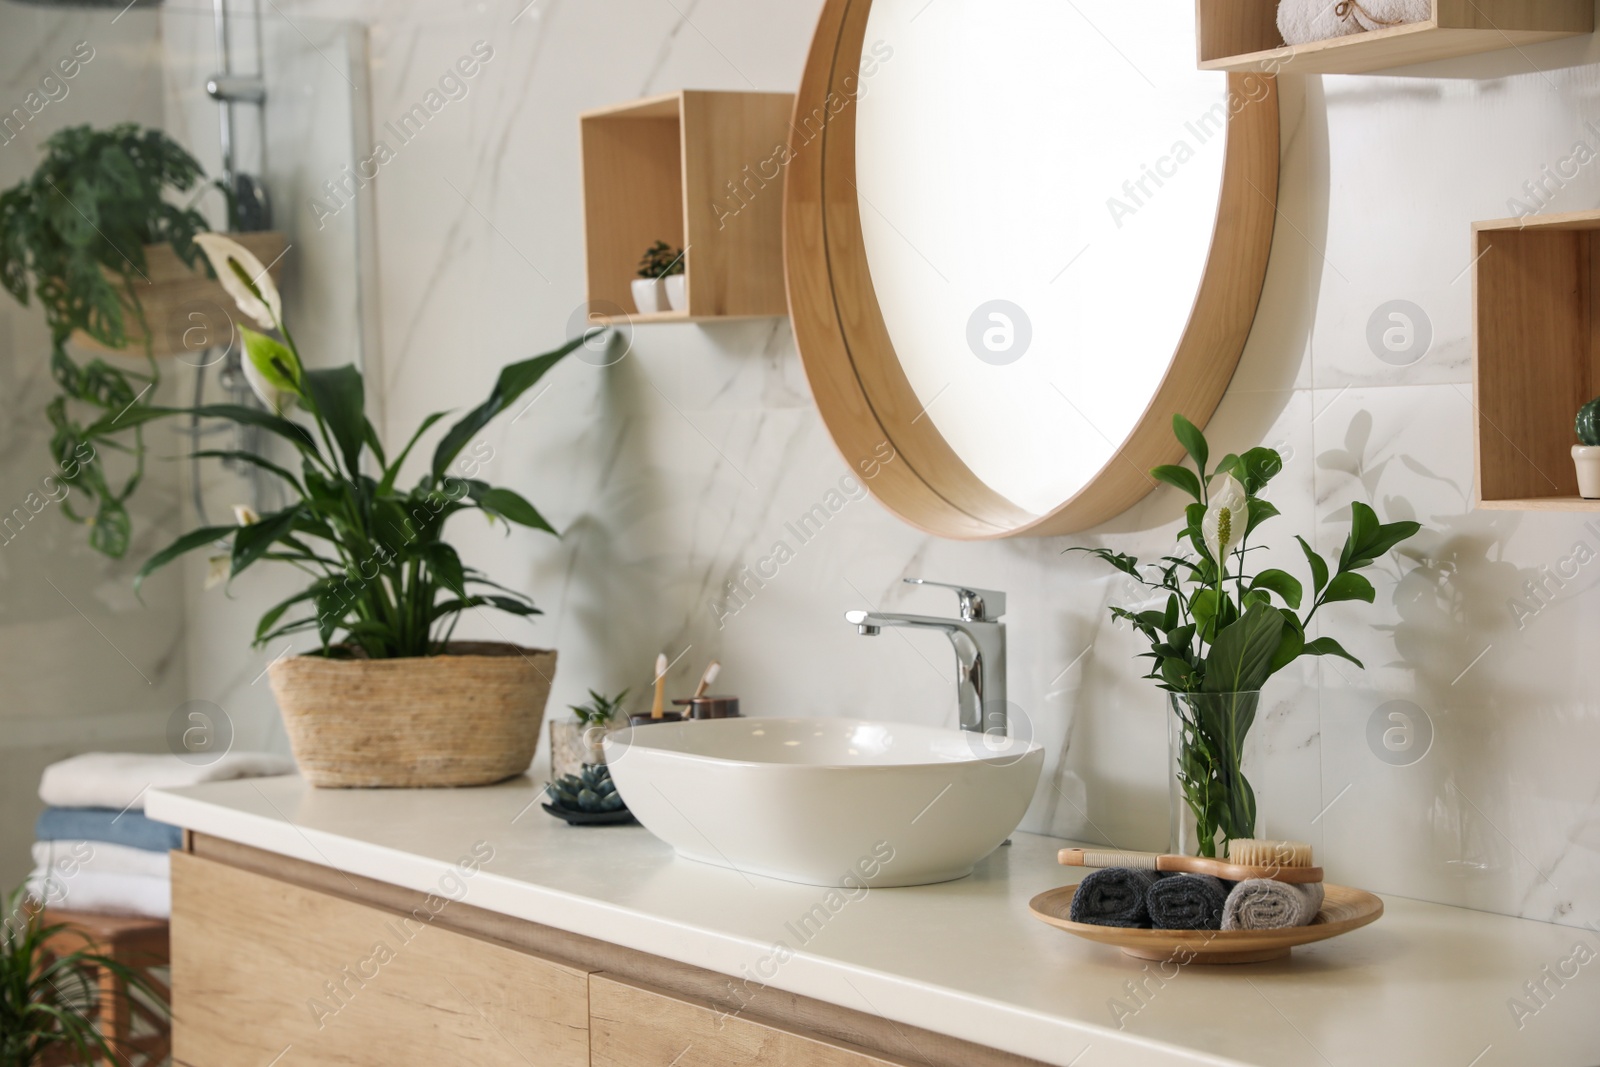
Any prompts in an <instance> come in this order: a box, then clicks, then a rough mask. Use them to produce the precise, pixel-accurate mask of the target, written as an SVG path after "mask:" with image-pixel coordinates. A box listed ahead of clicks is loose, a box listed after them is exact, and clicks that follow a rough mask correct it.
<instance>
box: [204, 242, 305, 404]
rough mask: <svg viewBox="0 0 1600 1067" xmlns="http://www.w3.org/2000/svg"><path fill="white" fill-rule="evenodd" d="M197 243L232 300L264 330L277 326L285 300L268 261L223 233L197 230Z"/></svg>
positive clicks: (280, 319) (281, 317)
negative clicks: (241, 276) (237, 269)
mask: <svg viewBox="0 0 1600 1067" xmlns="http://www.w3.org/2000/svg"><path fill="white" fill-rule="evenodd" d="M194 243H195V244H197V245H199V246H200V250H201V251H202V252H204V253H205V254H206V258H207V259H209V260H210V261H211V269H212V270H214V271H216V272H217V280H218V281H219V282H221V283H222V288H223V289H225V290H227V293H228V295H229V296H231V297H233V302H234V303H236V304H238V305H239V310H240V311H242V312H244V313H245V314H246V315H248V316H249V317H250V318H251V319H253V320H254V321H255V323H256V324H257V325H258V326H260V327H261V328H262V329H263V330H271V329H274V328H276V326H277V325H278V323H279V322H281V321H282V320H283V300H282V298H280V297H279V296H278V287H277V286H276V285H274V284H273V282H272V275H270V274H268V273H267V268H266V265H265V264H263V263H262V262H261V260H259V259H257V258H256V256H255V253H253V252H251V251H250V250H249V249H248V248H246V247H245V246H244V245H242V244H240V243H239V242H238V241H235V240H233V239H232V238H229V237H225V236H224V235H222V234H220V233H202V234H196V235H195V239H194ZM230 259H232V260H235V261H237V262H238V264H239V266H240V268H241V269H243V271H244V273H245V276H246V277H248V278H249V279H250V280H251V282H253V283H254V284H255V287H256V289H257V290H258V291H259V292H260V293H261V297H260V299H257V297H256V295H255V293H252V292H251V291H250V289H249V287H248V286H246V285H245V284H244V282H242V281H240V280H239V276H238V275H237V274H235V273H234V271H233V268H232V267H230V266H229V265H228V260H230ZM262 399H265V397H263V398H262Z"/></svg>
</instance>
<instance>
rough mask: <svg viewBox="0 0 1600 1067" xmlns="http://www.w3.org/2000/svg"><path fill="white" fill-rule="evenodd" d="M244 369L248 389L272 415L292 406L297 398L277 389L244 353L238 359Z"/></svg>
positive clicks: (281, 412) (280, 413)
mask: <svg viewBox="0 0 1600 1067" xmlns="http://www.w3.org/2000/svg"><path fill="white" fill-rule="evenodd" d="M239 365H240V367H241V368H242V369H243V370H244V380H245V381H247V382H249V383H250V389H251V391H252V392H254V393H255V394H256V396H257V397H259V398H260V399H261V402H262V403H263V404H265V405H266V406H267V410H268V411H270V412H272V413H273V414H274V415H282V414H283V413H284V412H285V411H287V410H289V409H290V408H292V407H294V405H295V403H296V402H297V401H298V400H299V398H298V397H296V396H295V395H294V394H293V393H290V392H285V391H284V390H282V389H279V388H278V387H277V386H276V385H275V384H273V383H272V381H271V380H269V379H268V378H267V376H266V375H265V374H263V373H261V368H260V367H258V366H256V363H255V360H253V359H251V358H250V356H249V354H248V353H246V355H245V358H244V359H242V360H240V361H239Z"/></svg>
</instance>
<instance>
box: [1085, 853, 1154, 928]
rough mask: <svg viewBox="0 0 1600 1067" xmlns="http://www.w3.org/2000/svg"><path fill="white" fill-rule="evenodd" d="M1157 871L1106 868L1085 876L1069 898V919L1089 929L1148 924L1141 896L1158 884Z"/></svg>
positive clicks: (1134, 926) (1148, 920) (1143, 896)
mask: <svg viewBox="0 0 1600 1067" xmlns="http://www.w3.org/2000/svg"><path fill="white" fill-rule="evenodd" d="M1161 878H1162V875H1161V873H1160V872H1158V871H1142V870H1139V869H1137V868H1134V867H1106V868H1104V869H1103V870H1098V871H1094V872H1092V873H1090V874H1088V875H1086V876H1085V877H1084V879H1083V881H1081V882H1079V883H1078V891H1077V892H1076V893H1074V894H1073V895H1072V907H1071V910H1070V912H1069V916H1068V917H1069V918H1070V919H1071V920H1072V921H1073V922H1075V923H1089V924H1090V925H1093V926H1122V927H1130V928H1138V927H1144V926H1149V925H1150V911H1149V909H1148V908H1147V907H1146V905H1145V896H1146V895H1147V894H1148V893H1149V892H1150V887H1151V886H1152V885H1154V884H1155V883H1156V882H1157V881H1160V880H1161Z"/></svg>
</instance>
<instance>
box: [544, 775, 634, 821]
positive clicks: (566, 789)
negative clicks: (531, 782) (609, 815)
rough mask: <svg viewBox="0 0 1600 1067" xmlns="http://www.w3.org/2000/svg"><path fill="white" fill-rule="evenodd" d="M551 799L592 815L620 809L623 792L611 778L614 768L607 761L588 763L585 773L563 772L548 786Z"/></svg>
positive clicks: (560, 805) (558, 805)
mask: <svg viewBox="0 0 1600 1067" xmlns="http://www.w3.org/2000/svg"><path fill="white" fill-rule="evenodd" d="M545 791H546V792H548V793H549V794H550V802H551V803H552V804H554V805H555V806H556V807H558V808H561V809H563V810H566V811H581V812H584V813H585V814H589V815H602V814H605V813H606V812H612V811H621V810H622V809H623V807H624V805H623V803H622V794H621V793H618V792H617V787H616V784H615V783H614V782H612V781H611V768H609V767H607V766H606V765H605V764H604V763H585V764H584V765H583V773H581V774H567V775H563V776H562V777H561V778H560V779H558V780H557V781H554V782H551V783H550V784H549V785H547V786H545Z"/></svg>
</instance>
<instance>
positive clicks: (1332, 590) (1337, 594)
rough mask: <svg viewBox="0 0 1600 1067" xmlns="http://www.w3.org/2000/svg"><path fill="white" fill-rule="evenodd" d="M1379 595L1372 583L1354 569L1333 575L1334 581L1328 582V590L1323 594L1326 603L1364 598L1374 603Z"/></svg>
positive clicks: (1323, 600)
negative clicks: (1374, 599)
mask: <svg viewBox="0 0 1600 1067" xmlns="http://www.w3.org/2000/svg"><path fill="white" fill-rule="evenodd" d="M1376 596H1377V592H1376V590H1374V589H1373V588H1372V583H1371V582H1369V581H1367V580H1366V578H1364V577H1362V576H1361V575H1359V574H1356V573H1355V572H1353V571H1345V572H1344V573H1343V574H1336V575H1334V576H1333V581H1331V582H1329V583H1328V590H1327V592H1325V593H1323V594H1322V602H1323V603H1324V604H1335V603H1338V602H1339V601H1341V600H1363V601H1366V602H1367V603H1368V604H1370V603H1372V601H1373V598H1374V597H1376Z"/></svg>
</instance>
